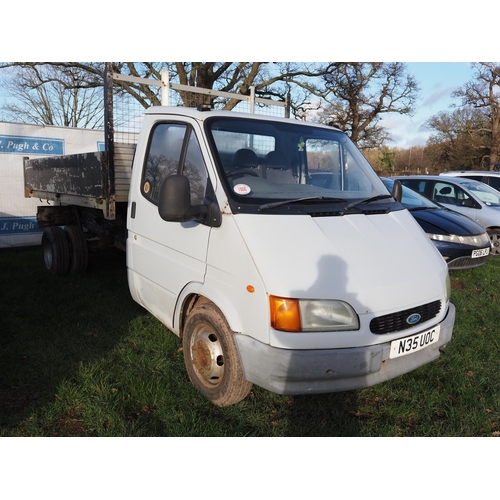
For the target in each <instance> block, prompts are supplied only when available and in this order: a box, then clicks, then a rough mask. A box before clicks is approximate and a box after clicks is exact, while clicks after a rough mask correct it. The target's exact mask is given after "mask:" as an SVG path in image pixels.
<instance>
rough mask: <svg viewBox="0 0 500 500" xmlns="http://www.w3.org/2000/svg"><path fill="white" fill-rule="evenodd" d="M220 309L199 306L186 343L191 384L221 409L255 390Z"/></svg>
mask: <svg viewBox="0 0 500 500" xmlns="http://www.w3.org/2000/svg"><path fill="white" fill-rule="evenodd" d="M233 335H234V333H233V332H232V331H231V329H230V328H229V325H228V324H227V321H226V319H225V318H224V316H223V314H222V313H221V312H220V310H219V309H218V308H217V307H216V306H215V305H214V304H213V303H211V302H206V303H203V304H201V305H199V306H196V307H195V308H194V309H193V310H192V311H191V313H190V314H189V316H188V319H187V321H186V325H185V328H184V333H183V337H182V344H183V350H184V363H185V365H186V369H187V372H188V375H189V379H190V380H191V383H192V384H193V385H194V386H195V387H196V389H198V390H199V391H200V392H201V393H202V394H203V395H204V396H205V397H207V398H208V399H209V400H210V401H212V403H214V404H215V405H217V406H229V405H233V404H236V403H238V402H240V401H241V400H242V399H244V398H245V397H246V396H247V395H248V394H249V392H250V391H251V389H252V384H251V383H250V382H247V381H246V380H245V377H244V376H243V369H242V366H241V361H240V357H239V354H238V350H237V348H236V344H235V342H234V338H233Z"/></svg>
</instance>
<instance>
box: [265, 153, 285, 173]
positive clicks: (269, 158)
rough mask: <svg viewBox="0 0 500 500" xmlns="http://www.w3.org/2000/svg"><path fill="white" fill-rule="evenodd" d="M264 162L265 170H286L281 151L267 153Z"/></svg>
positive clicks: (283, 155)
mask: <svg viewBox="0 0 500 500" xmlns="http://www.w3.org/2000/svg"><path fill="white" fill-rule="evenodd" d="M265 160H266V167H267V168H284V169H286V168H288V167H287V165H286V156H285V154H284V153H282V152H281V151H269V153H267V155H266V158H265Z"/></svg>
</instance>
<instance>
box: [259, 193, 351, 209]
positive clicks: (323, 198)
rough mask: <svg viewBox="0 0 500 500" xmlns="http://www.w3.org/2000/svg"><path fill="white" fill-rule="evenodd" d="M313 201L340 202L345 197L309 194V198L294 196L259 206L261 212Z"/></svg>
mask: <svg viewBox="0 0 500 500" xmlns="http://www.w3.org/2000/svg"><path fill="white" fill-rule="evenodd" d="M311 201H313V202H314V201H318V202H322V201H327V202H328V201H329V202H336V203H339V202H341V201H345V200H344V199H343V198H329V197H327V196H309V197H307V198H293V199H291V200H281V201H275V202H273V203H265V204H264V205H261V206H260V207H259V209H258V210H259V212H262V211H264V210H269V209H270V208H276V207H281V206H282V205H288V204H291V203H304V202H311Z"/></svg>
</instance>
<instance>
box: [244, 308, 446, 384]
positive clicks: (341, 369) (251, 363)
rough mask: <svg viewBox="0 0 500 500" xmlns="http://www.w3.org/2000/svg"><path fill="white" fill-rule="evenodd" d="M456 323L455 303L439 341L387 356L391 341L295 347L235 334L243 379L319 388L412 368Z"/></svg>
mask: <svg viewBox="0 0 500 500" xmlns="http://www.w3.org/2000/svg"><path fill="white" fill-rule="evenodd" d="M454 324H455V306H454V305H453V304H451V303H450V304H449V309H448V314H447V315H446V317H445V318H444V320H443V321H442V322H441V324H440V335H439V341H438V342H436V343H435V344H432V345H430V346H428V347H426V348H425V349H422V350H420V351H417V352H414V353H412V354H408V355H406V356H402V357H399V358H395V359H389V351H390V345H391V343H390V342H386V343H383V344H377V345H372V346H366V347H355V348H347V349H319V350H305V349H301V350H293V349H291V350H290V349H280V348H276V347H271V346H269V345H267V344H263V343H261V342H258V341H257V340H255V339H253V338H251V337H248V336H246V335H240V334H235V335H234V338H235V341H236V345H237V347H238V351H239V354H240V358H241V362H242V365H243V371H244V374H245V378H246V380H248V381H249V382H253V383H254V384H256V385H258V386H260V387H263V388H264V389H267V390H269V391H271V392H274V393H277V394H320V393H329V392H341V391H349V390H354V389H362V388H365V387H371V386H373V385H376V384H379V383H381V382H385V381H386V380H390V379H392V378H395V377H398V376H399V375H403V374H404V373H407V372H410V371H412V370H415V369H416V368H418V367H420V366H423V365H425V364H427V363H430V362H431V361H434V360H435V359H437V358H439V356H440V354H441V353H440V349H442V348H443V347H444V346H445V345H446V344H447V343H448V342H449V341H450V340H451V337H452V334H453V326H454Z"/></svg>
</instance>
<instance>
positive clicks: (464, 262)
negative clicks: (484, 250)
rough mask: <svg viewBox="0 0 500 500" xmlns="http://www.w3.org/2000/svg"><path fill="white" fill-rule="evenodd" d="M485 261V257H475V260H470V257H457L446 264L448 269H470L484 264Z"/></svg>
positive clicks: (486, 257)
mask: <svg viewBox="0 0 500 500" xmlns="http://www.w3.org/2000/svg"><path fill="white" fill-rule="evenodd" d="M487 260H488V256H487V255H486V256H485V257H477V258H475V259H472V258H470V257H459V258H458V259H455V260H451V261H450V262H448V269H450V270H453V269H471V268H474V267H479V266H482V265H483V264H486V261H487Z"/></svg>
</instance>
